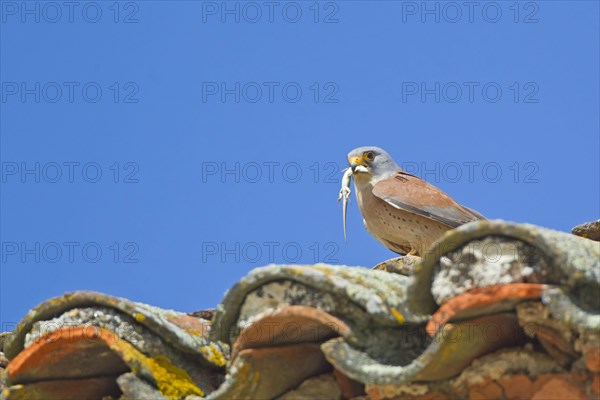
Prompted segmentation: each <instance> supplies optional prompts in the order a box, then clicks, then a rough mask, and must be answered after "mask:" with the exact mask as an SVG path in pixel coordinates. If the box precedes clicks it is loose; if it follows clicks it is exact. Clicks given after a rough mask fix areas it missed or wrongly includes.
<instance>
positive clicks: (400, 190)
mask: <svg viewBox="0 0 600 400" xmlns="http://www.w3.org/2000/svg"><path fill="white" fill-rule="evenodd" d="M373 194H374V195H375V196H376V197H378V198H380V199H381V200H383V201H385V202H387V203H388V204H390V205H391V206H393V207H395V208H398V209H401V210H404V211H408V212H411V213H414V214H417V215H421V216H423V217H427V218H431V219H432V220H435V221H438V222H441V223H443V224H446V225H448V226H450V227H452V228H456V227H457V226H460V225H462V224H465V223H467V222H471V221H475V220H478V219H485V217H484V216H483V215H481V214H479V213H478V212H476V211H473V210H470V209H468V208H466V207H463V206H461V205H460V204H458V203H457V202H456V201H454V200H453V199H452V198H451V197H450V196H448V195H447V194H446V193H444V192H443V191H442V190H440V189H438V188H436V187H435V186H433V185H431V184H429V183H427V182H426V181H424V180H423V179H421V178H419V177H418V176H415V175H411V174H408V173H406V172H404V171H398V172H396V173H395V174H394V175H392V176H391V177H390V178H387V179H384V180H381V181H379V182H377V183H376V184H375V186H374V187H373Z"/></svg>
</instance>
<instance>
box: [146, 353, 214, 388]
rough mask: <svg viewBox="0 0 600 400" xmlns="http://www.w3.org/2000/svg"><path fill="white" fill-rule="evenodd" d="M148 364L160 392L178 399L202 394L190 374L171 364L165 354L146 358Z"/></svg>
mask: <svg viewBox="0 0 600 400" xmlns="http://www.w3.org/2000/svg"><path fill="white" fill-rule="evenodd" d="M147 361H148V366H149V368H150V370H151V371H152V374H153V375H154V378H155V379H156V385H157V386H158V389H159V390H160V392H161V393H162V394H163V395H165V396H167V397H168V398H170V399H180V398H182V397H185V396H189V395H192V394H195V395H197V396H204V392H202V390H200V388H199V387H198V386H196V384H195V383H194V381H193V380H192V378H191V377H190V375H189V374H188V373H187V372H186V371H185V370H183V369H181V368H179V367H177V366H175V365H173V364H172V363H171V361H169V359H168V358H167V357H165V356H158V357H156V358H148V360H147Z"/></svg>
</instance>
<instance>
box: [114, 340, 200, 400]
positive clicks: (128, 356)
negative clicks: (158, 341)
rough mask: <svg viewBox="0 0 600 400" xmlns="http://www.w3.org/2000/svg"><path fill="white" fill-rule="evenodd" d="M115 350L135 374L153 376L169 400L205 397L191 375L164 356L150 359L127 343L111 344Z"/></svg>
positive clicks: (159, 388)
mask: <svg viewBox="0 0 600 400" xmlns="http://www.w3.org/2000/svg"><path fill="white" fill-rule="evenodd" d="M110 347H111V348H112V349H113V350H115V351H116V352H117V353H119V355H120V356H121V358H123V360H124V361H125V363H126V364H127V365H128V366H129V367H130V368H131V370H132V372H134V373H135V374H140V373H142V375H148V374H149V375H151V377H152V378H153V379H154V381H155V383H156V386H157V387H158V390H160V392H161V393H162V394H163V395H164V396H166V397H168V398H169V399H180V398H183V397H185V396H189V395H197V396H204V392H203V391H202V390H201V389H200V388H199V387H198V386H196V384H195V383H194V381H193V380H192V378H191V377H190V376H189V374H188V373H187V372H186V371H185V370H183V369H181V368H179V367H177V366H175V365H173V363H171V361H169V359H168V358H167V357H165V356H163V355H160V356H157V357H148V356H146V355H144V354H143V353H141V352H140V351H139V350H137V349H136V348H135V347H133V346H132V345H131V344H129V343H127V342H125V341H118V342H114V343H111V345H110Z"/></svg>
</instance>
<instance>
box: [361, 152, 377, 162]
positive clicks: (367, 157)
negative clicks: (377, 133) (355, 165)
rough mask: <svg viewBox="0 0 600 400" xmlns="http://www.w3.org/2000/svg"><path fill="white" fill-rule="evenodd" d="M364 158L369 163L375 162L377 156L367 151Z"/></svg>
mask: <svg viewBox="0 0 600 400" xmlns="http://www.w3.org/2000/svg"><path fill="white" fill-rule="evenodd" d="M363 157H365V160H367V161H373V160H374V159H375V154H374V153H373V152H372V151H367V152H366V153H365V154H364V156H363Z"/></svg>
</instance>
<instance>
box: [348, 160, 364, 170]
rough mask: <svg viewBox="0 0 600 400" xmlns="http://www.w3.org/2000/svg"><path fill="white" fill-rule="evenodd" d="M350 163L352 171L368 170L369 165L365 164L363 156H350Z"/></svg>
mask: <svg viewBox="0 0 600 400" xmlns="http://www.w3.org/2000/svg"><path fill="white" fill-rule="evenodd" d="M348 164H350V169H351V170H352V173H356V172H368V169H367V166H366V165H365V164H364V162H363V159H362V157H348Z"/></svg>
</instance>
